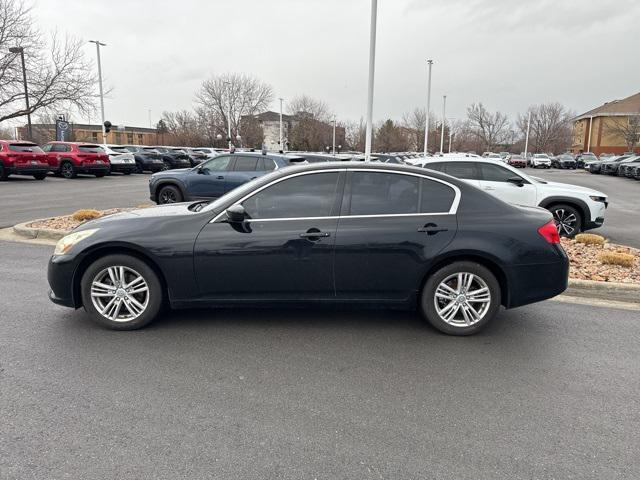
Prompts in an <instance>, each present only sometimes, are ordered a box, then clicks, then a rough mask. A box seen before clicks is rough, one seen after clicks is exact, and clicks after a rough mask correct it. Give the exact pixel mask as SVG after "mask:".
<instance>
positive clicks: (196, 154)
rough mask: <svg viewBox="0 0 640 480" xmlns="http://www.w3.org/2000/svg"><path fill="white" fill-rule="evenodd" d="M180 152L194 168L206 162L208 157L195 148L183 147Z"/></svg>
mask: <svg viewBox="0 0 640 480" xmlns="http://www.w3.org/2000/svg"><path fill="white" fill-rule="evenodd" d="M182 150H184V152H185V153H186V154H187V155H188V156H189V161H190V162H191V166H192V167H195V166H196V165H200V164H201V163H202V162H204V161H205V160H207V159H208V158H213V157H209V156H208V155H207V154H206V153H205V152H203V151H202V150H199V149H197V148H190V147H185V148H183V149H182Z"/></svg>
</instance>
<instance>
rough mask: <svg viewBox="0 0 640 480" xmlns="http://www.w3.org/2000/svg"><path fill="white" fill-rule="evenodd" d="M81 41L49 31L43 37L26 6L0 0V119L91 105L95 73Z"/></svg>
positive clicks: (88, 108) (83, 109)
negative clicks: (47, 37) (47, 36)
mask: <svg viewBox="0 0 640 480" xmlns="http://www.w3.org/2000/svg"><path fill="white" fill-rule="evenodd" d="M82 45H83V43H82V42H81V41H80V40H78V39H74V38H72V37H65V38H62V39H61V38H59V37H58V35H56V34H54V35H53V36H52V37H51V40H50V41H49V44H48V46H47V42H45V41H44V40H43V36H42V34H41V32H40V31H39V30H38V29H37V28H36V27H35V26H34V22H33V18H32V17H31V11H30V9H29V8H28V7H26V6H25V4H24V3H23V2H22V1H21V0H0V55H2V56H0V122H2V121H4V120H8V119H11V118H17V117H22V116H26V115H27V113H29V114H33V113H34V112H37V111H40V110H44V111H50V110H52V109H62V110H65V111H66V110H69V109H70V108H75V109H76V110H78V111H79V112H80V113H88V112H92V111H93V110H94V108H95V100H96V93H95V85H96V77H95V75H94V74H93V73H92V71H93V69H92V67H91V63H90V62H87V61H86V60H85V58H84V53H83V52H82V48H81V47H82ZM12 47H20V48H22V49H23V50H24V56H25V66H26V71H27V83H28V90H29V104H30V105H29V110H28V111H27V109H26V105H25V94H24V85H23V78H22V65H21V63H20V58H19V57H20V54H19V53H9V54H6V53H5V52H8V51H9V48H12Z"/></svg>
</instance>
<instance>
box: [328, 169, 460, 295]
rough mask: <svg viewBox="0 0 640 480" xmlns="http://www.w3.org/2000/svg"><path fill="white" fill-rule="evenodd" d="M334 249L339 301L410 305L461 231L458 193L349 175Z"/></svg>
mask: <svg viewBox="0 0 640 480" xmlns="http://www.w3.org/2000/svg"><path fill="white" fill-rule="evenodd" d="M349 177H350V179H348V180H347V187H346V188H345V195H344V201H343V207H342V214H341V217H340V222H339V224H338V233H337V236H336V244H335V276H336V293H337V296H338V298H342V299H356V300H365V301H366V300H372V301H373V300H383V299H384V300H406V299H407V298H409V297H410V296H411V295H412V294H413V293H414V292H416V290H418V289H419V287H420V285H421V282H422V279H423V276H424V274H425V273H426V271H427V268H428V267H429V264H430V262H431V260H432V259H433V258H434V257H436V255H437V254H438V253H439V252H440V251H441V250H442V249H443V248H445V247H446V246H447V245H448V244H449V243H450V242H451V240H452V239H453V237H454V236H455V234H456V230H457V222H456V216H455V214H454V211H455V204H456V203H455V200H456V198H458V197H459V191H458V190H457V189H456V188H455V187H453V186H450V185H448V184H446V183H442V182H439V181H437V180H434V179H428V178H424V177H422V176H419V175H411V174H403V173H392V172H377V171H354V172H350V173H349Z"/></svg>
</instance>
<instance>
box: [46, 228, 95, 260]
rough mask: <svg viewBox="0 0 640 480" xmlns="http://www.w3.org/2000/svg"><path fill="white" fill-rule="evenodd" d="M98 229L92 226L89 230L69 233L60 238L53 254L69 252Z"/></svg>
mask: <svg viewBox="0 0 640 480" xmlns="http://www.w3.org/2000/svg"><path fill="white" fill-rule="evenodd" d="M98 230H99V229H98V228H92V229H89V230H82V231H80V232H74V233H70V234H69V235H67V236H65V237H62V238H61V239H60V240H58V243H56V249H55V250H54V251H53V254H54V255H64V254H65V253H68V252H69V250H71V247H73V246H74V245H75V244H76V243H78V242H80V241H82V240H84V239H85V238H88V237H90V236H91V235H93V234H94V233H96V232H97V231H98Z"/></svg>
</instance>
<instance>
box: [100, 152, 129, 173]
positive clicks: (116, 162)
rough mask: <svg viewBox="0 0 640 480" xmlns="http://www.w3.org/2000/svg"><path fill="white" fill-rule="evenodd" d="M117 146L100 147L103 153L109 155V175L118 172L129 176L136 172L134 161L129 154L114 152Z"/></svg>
mask: <svg viewBox="0 0 640 480" xmlns="http://www.w3.org/2000/svg"><path fill="white" fill-rule="evenodd" d="M114 147H118V145H102V149H103V150H104V152H105V153H106V154H107V155H109V166H110V168H109V173H112V172H118V173H124V174H125V175H129V174H131V173H133V172H135V171H136V160H135V158H134V156H133V154H132V153H131V152H123V151H116V150H114Z"/></svg>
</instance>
